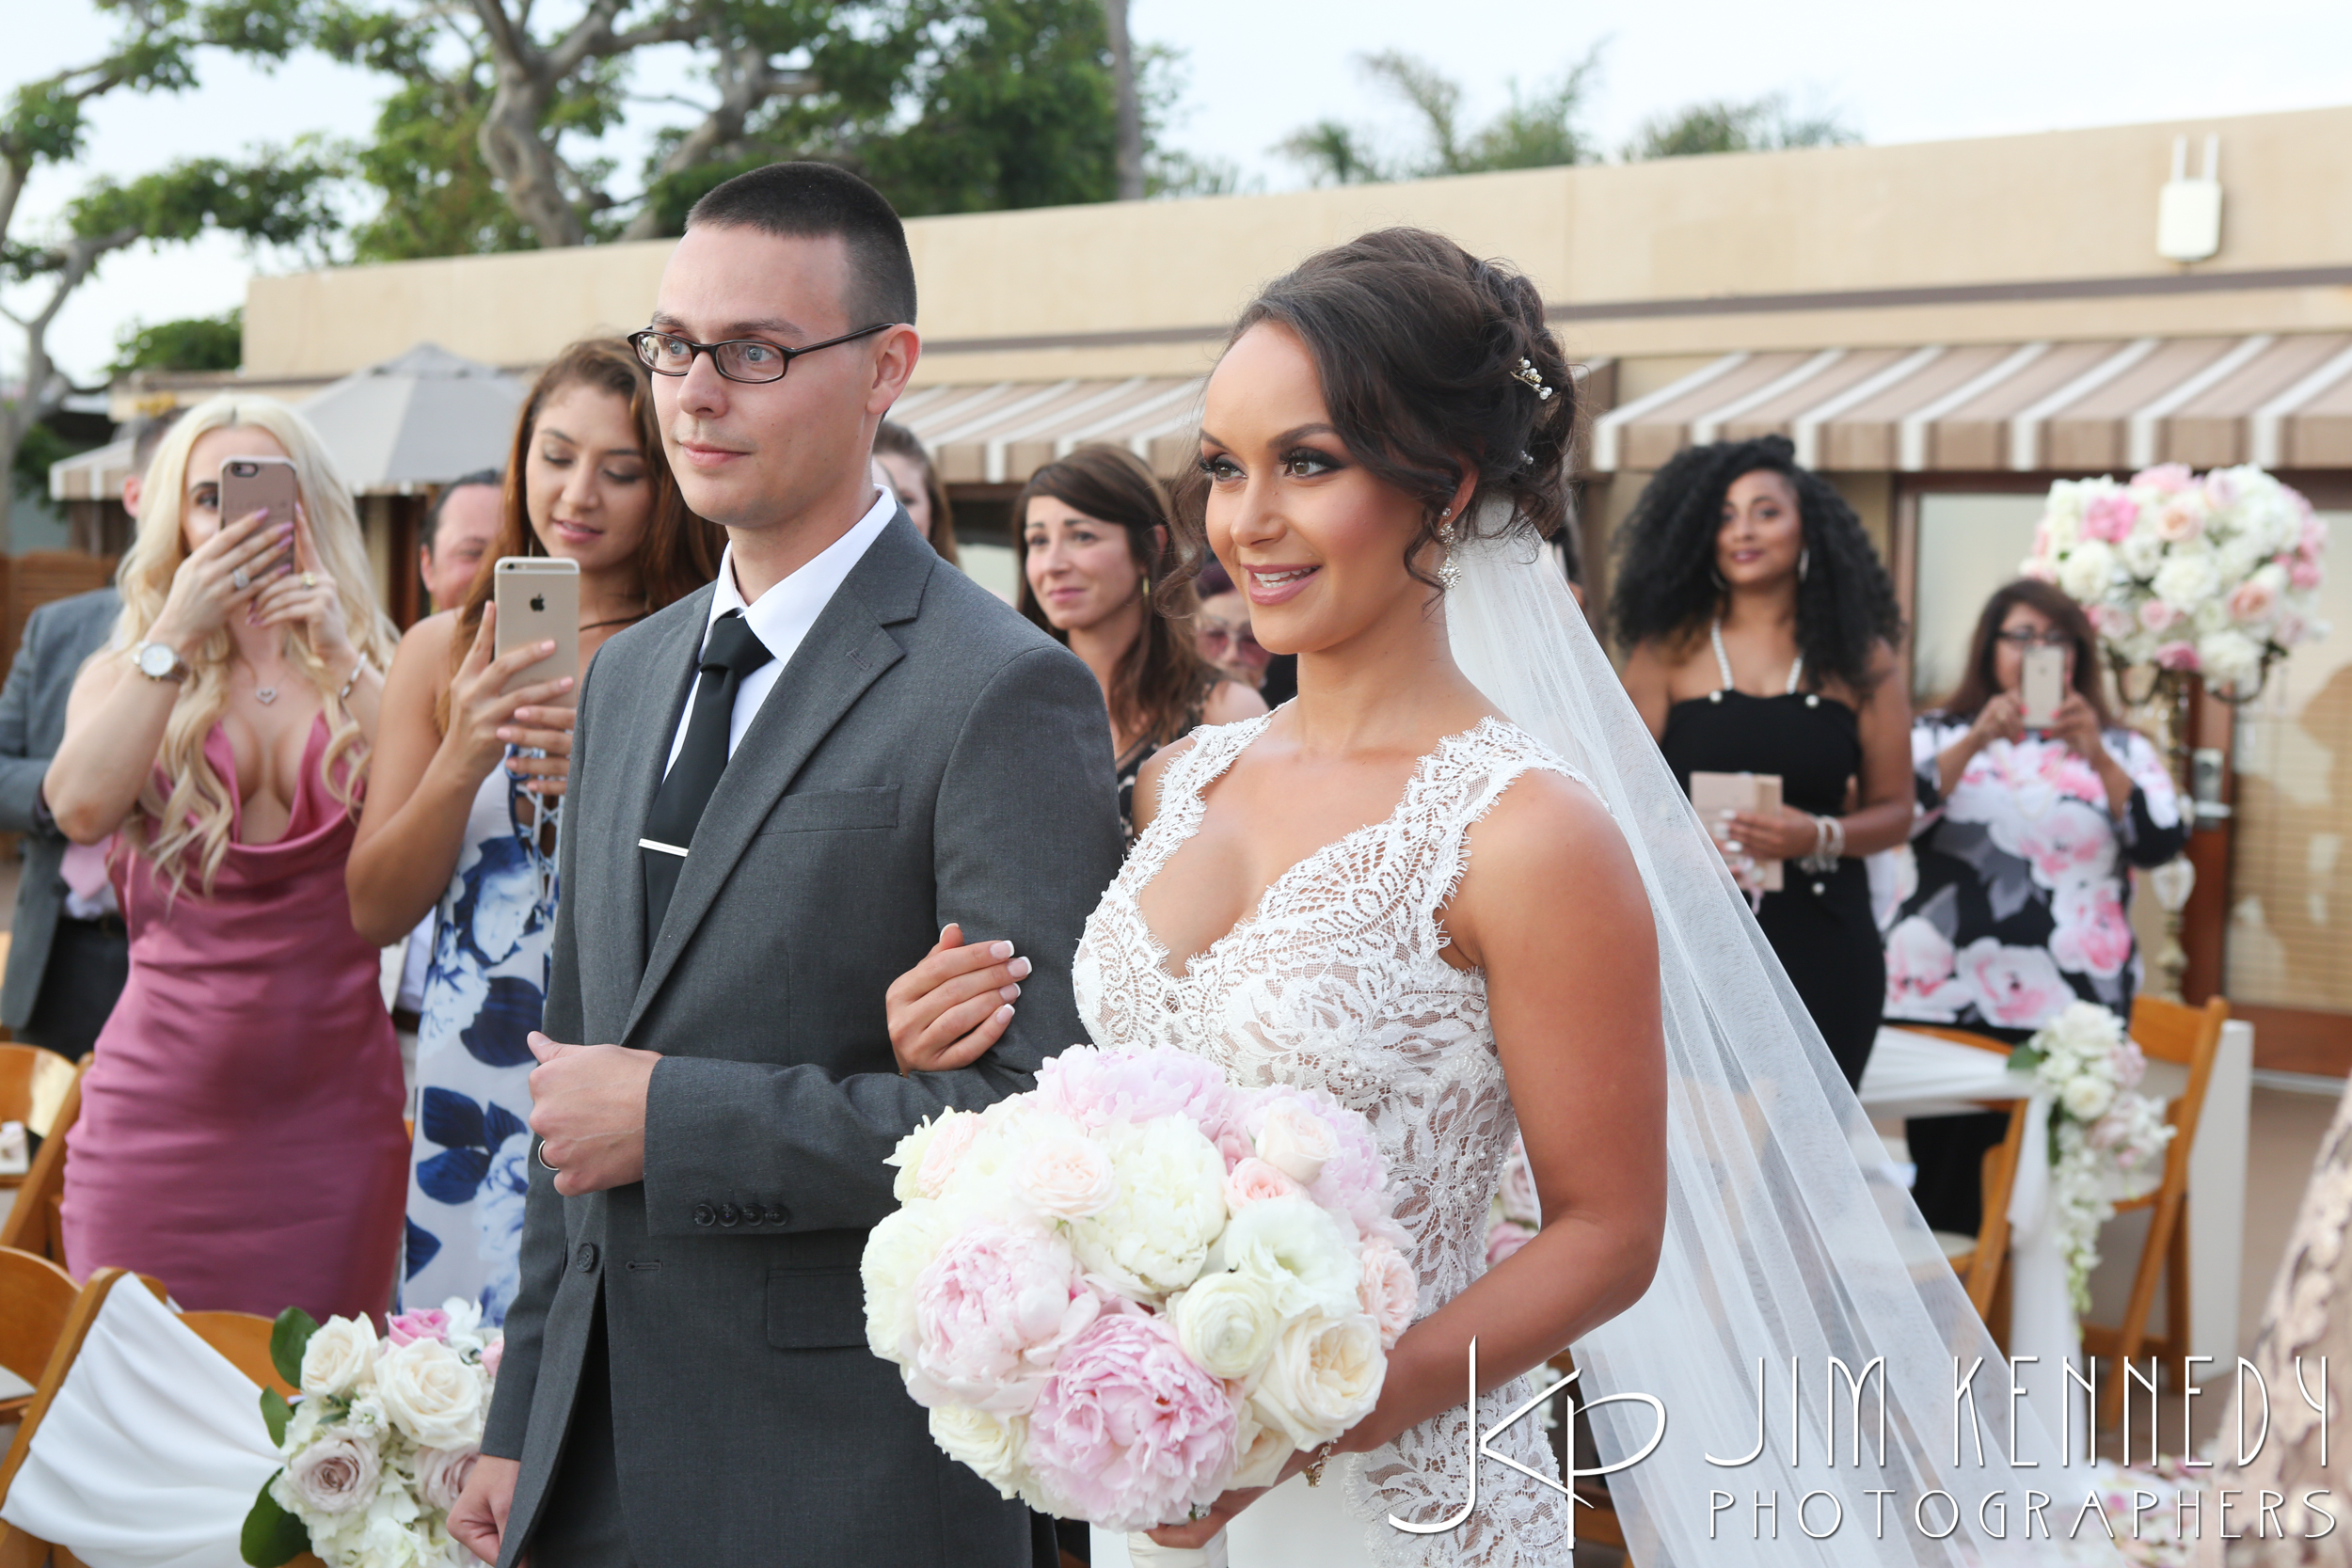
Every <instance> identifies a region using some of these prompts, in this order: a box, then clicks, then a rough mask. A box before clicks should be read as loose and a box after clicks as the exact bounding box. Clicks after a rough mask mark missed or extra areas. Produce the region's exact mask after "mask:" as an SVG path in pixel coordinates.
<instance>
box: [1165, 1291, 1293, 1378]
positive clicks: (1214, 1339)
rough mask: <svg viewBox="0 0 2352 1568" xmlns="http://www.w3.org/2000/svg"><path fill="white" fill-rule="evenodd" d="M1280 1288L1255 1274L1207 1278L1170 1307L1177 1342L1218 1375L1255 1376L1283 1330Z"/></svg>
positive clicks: (1207, 1370)
mask: <svg viewBox="0 0 2352 1568" xmlns="http://www.w3.org/2000/svg"><path fill="white" fill-rule="evenodd" d="M1274 1298H1275V1287H1274V1286H1273V1284H1272V1283H1271V1282H1269V1281H1267V1280H1265V1279H1263V1278H1261V1277H1259V1276H1258V1275H1250V1274H1212V1275H1202V1276H1201V1277H1200V1278H1199V1279H1196V1280H1194V1281H1193V1283H1192V1286H1191V1288H1190V1289H1188V1290H1186V1291H1184V1293H1183V1294H1181V1295H1179V1296H1177V1297H1175V1298H1174V1299H1173V1300H1172V1301H1171V1302H1170V1303H1169V1311H1170V1312H1171V1314H1172V1315H1173V1316H1174V1318H1175V1321H1176V1338H1177V1342H1178V1343H1180V1344H1182V1345H1183V1346H1184V1354H1186V1355H1189V1356H1191V1357H1192V1358H1193V1360H1194V1361H1196V1362H1198V1363H1199V1364H1200V1368H1201V1370H1204V1371H1206V1372H1207V1373H1208V1374H1209V1375H1210V1376H1212V1377H1221V1378H1226V1379H1229V1380H1245V1379H1248V1378H1249V1377H1252V1376H1255V1375H1256V1373H1257V1371H1258V1369H1259V1368H1261V1367H1263V1365H1265V1358H1266V1357H1267V1356H1268V1355H1270V1354H1273V1351H1274V1337H1275V1335H1276V1334H1277V1333H1278V1332H1279V1330H1280V1329H1281V1326H1282V1316H1281V1313H1280V1312H1279V1311H1277V1310H1276V1308H1275V1305H1274Z"/></svg>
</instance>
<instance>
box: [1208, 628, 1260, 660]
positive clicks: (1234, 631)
mask: <svg viewBox="0 0 2352 1568" xmlns="http://www.w3.org/2000/svg"><path fill="white" fill-rule="evenodd" d="M1229 648H1231V649H1233V650H1235V651H1237V652H1247V653H1258V652H1262V651H1263V650H1262V649H1260V648H1259V646H1258V636H1257V633H1255V632H1253V631H1251V630H1250V629H1249V628H1248V626H1217V625H1216V624H1214V623H1208V624H1204V625H1203V626H1201V627H1200V651H1201V652H1202V653H1204V654H1207V655H1209V656H1211V657H1215V656H1216V655H1218V654H1221V653H1224V652H1225V651H1226V650H1227V649H1229Z"/></svg>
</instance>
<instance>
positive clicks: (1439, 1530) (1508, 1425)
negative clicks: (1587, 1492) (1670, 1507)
mask: <svg viewBox="0 0 2352 1568" xmlns="http://www.w3.org/2000/svg"><path fill="white" fill-rule="evenodd" d="M1582 1375H1583V1370H1582V1369H1581V1368H1579V1369H1578V1370H1576V1371H1573V1372H1570V1373H1569V1374H1568V1375H1567V1376H1565V1377H1564V1378H1562V1379H1561V1380H1560V1381H1559V1382H1557V1383H1555V1384H1553V1385H1552V1386H1550V1387H1549V1388H1547V1389H1545V1390H1544V1391H1543V1392H1542V1393H1540V1394H1537V1395H1536V1396H1535V1397H1534V1399H1532V1400H1529V1401H1528V1402H1526V1403H1524V1404H1522V1405H1520V1406H1519V1407H1518V1409H1517V1410H1514V1411H1512V1412H1511V1413H1510V1414H1509V1415H1508V1416H1505V1417H1503V1418H1502V1419H1501V1420H1500V1421H1497V1422H1496V1423H1495V1424H1494V1425H1493V1426H1492V1427H1490V1428H1488V1429H1487V1431H1486V1433H1484V1434H1483V1435H1482V1434H1481V1433H1480V1432H1479V1430H1478V1341H1477V1340H1476V1339H1472V1340H1471V1341H1470V1439H1469V1447H1470V1496H1469V1497H1465V1498H1464V1499H1463V1500H1462V1506H1461V1507H1460V1508H1459V1509H1457V1510H1456V1511H1455V1512H1454V1513H1452V1514H1451V1515H1449V1516H1447V1517H1446V1518H1443V1519H1438V1520H1434V1521H1432V1522H1430V1523H1428V1524H1425V1525H1417V1524H1414V1523H1412V1522H1411V1521H1410V1520H1406V1519H1400V1518H1398V1517H1397V1516H1396V1515H1395V1514H1393V1513H1391V1514H1390V1515H1389V1523H1390V1524H1391V1525H1392V1526H1394V1527H1395V1528H1398V1529H1401V1530H1403V1531H1405V1532H1406V1534H1408V1535H1442V1534H1444V1533H1445V1532H1446V1531H1448V1530H1456V1529H1460V1528H1462V1526H1463V1525H1464V1524H1465V1523H1467V1522H1468V1521H1469V1519H1470V1514H1471V1513H1475V1512H1476V1511H1477V1508H1478V1462H1479V1461H1480V1460H1481V1459H1491V1460H1493V1461H1494V1462H1495V1463H1496V1464H1498V1465H1507V1466H1509V1467H1510V1468H1511V1469H1514V1470H1517V1471H1518V1473H1519V1474H1521V1475H1523V1476H1526V1477H1529V1478H1530V1479H1532V1480H1534V1481H1542V1482H1543V1483H1544V1484H1545V1485H1546V1486H1549V1487H1550V1488H1551V1489H1552V1490H1553V1491H1555V1492H1558V1493H1560V1494H1561V1495H1562V1496H1564V1497H1566V1498H1567V1499H1568V1500H1569V1502H1570V1503H1572V1504H1576V1505H1579V1506H1581V1507H1584V1508H1590V1507H1592V1506H1593V1505H1592V1504H1591V1503H1588V1502H1585V1501H1584V1499H1583V1498H1581V1497H1578V1496H1577V1495H1576V1490H1575V1487H1576V1480H1577V1478H1578V1477H1579V1476H1606V1475H1613V1474H1615V1473H1616V1472H1617V1471H1619V1470H1622V1469H1625V1468H1626V1467H1627V1466H1629V1465H1639V1464H1640V1463H1641V1462H1642V1461H1643V1460H1645V1459H1647V1458H1648V1457H1649V1456H1650V1455H1651V1454H1652V1453H1654V1452H1656V1451H1657V1449H1658V1445H1659V1444H1660V1443H1661V1442H1663V1441H1664V1440H1665V1436H1666V1404H1665V1402H1664V1401H1663V1400H1661V1399H1660V1398H1659V1397H1658V1396H1657V1395H1655V1394H1611V1395H1609V1396H1608V1397H1607V1398H1606V1399H1597V1400H1587V1401H1585V1402H1584V1408H1586V1409H1587V1410H1597V1409H1598V1408H1599V1407H1600V1406H1602V1405H1604V1404H1617V1403H1620V1402H1624V1401H1626V1400H1638V1401H1640V1402H1642V1403H1644V1404H1646V1405H1648V1406H1649V1407H1650V1408H1651V1409H1652V1410H1655V1411H1657V1412H1658V1430H1657V1431H1656V1432H1654V1433H1650V1439H1649V1441H1648V1442H1647V1443H1645V1444H1643V1445H1642V1451H1641V1452H1639V1453H1636V1454H1630V1455H1628V1456H1627V1457H1626V1458H1624V1459H1620V1460H1619V1461H1617V1462H1616V1463H1615V1464H1614V1465H1600V1466H1599V1467H1598V1468H1597V1469H1591V1470H1580V1469H1578V1468H1577V1467H1576V1464H1575V1459H1574V1456H1573V1455H1571V1456H1570V1459H1569V1464H1568V1466H1567V1471H1568V1481H1567V1484H1566V1485H1565V1486H1564V1485H1562V1484H1561V1483H1560V1482H1559V1481H1554V1480H1553V1479H1552V1478H1551V1477H1549V1476H1548V1475H1545V1474H1544V1473H1542V1472H1541V1471H1539V1470H1531V1469H1529V1468H1528V1467H1527V1466H1526V1465H1522V1464H1520V1463H1519V1462H1518V1460H1516V1459H1513V1458H1512V1457H1511V1456H1510V1455H1509V1454H1506V1453H1497V1452H1496V1451H1495V1449H1494V1448H1493V1447H1492V1445H1493V1443H1494V1440H1495V1439H1496V1438H1498V1437H1500V1436H1502V1434H1503V1433H1506V1432H1508V1431H1510V1430H1511V1429H1512V1428H1513V1427H1514V1426H1516V1425H1518V1422H1519V1421H1520V1419H1521V1418H1524V1417H1525V1416H1526V1415H1527V1413H1528V1412H1529V1411H1531V1410H1533V1409H1534V1408H1535V1407H1536V1406H1537V1405H1539V1404H1542V1403H1543V1402H1545V1401H1546V1400H1549V1399H1550V1398H1551V1396H1552V1395H1554V1394H1556V1393H1558V1392H1560V1390H1561V1389H1563V1388H1565V1387H1567V1386H1569V1385H1570V1384H1572V1383H1574V1382H1575V1381H1576V1380H1577V1379H1578V1378H1579V1377H1581V1376H1582ZM1568 1544H1569V1545H1571V1546H1573V1545H1575V1544H1576V1508H1574V1507H1571V1508H1570V1509H1569V1510H1568Z"/></svg>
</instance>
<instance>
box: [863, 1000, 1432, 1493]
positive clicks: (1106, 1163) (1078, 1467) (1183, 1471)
mask: <svg viewBox="0 0 2352 1568" xmlns="http://www.w3.org/2000/svg"><path fill="white" fill-rule="evenodd" d="M891 1164H894V1165H896V1166H897V1167H898V1185H897V1193H898V1201H899V1203H900V1204H901V1207H900V1208H899V1209H898V1211H897V1212H895V1213H892V1214H891V1215H889V1216H888V1217H887V1218H885V1219H884V1220H883V1221H882V1223H881V1224H880V1225H878V1226H876V1227H874V1231H873V1234H872V1236H871V1238H870V1239H869V1240H868V1241H867V1243H866V1256H865V1259H864V1263H863V1268H862V1273H863V1275H864V1278H865V1285H866V1339H867V1342H868V1343H869V1344H870V1345H871V1346H872V1348H873V1351H874V1354H877V1355H879V1356H882V1358H884V1359H885V1360H888V1361H891V1362H894V1363H896V1364H897V1365H898V1368H899V1370H900V1371H901V1373H902V1374H903V1375H904V1377H905V1378H906V1384H907V1391H908V1392H909V1393H910V1394H912V1395H913V1396H914V1399H915V1400H916V1401H917V1402H919V1403H921V1404H923V1405H925V1406H926V1407H928V1408H929V1409H930V1430H931V1437H932V1440H933V1441H935V1442H936V1443H938V1445H939V1447H940V1448H941V1449H942V1450H944V1451H945V1452H946V1454H947V1455H948V1456H949V1457H950V1458H953V1459H956V1460H958V1461H961V1463H962V1464H965V1465H969V1466H971V1467H972V1468H973V1469H974V1470H976V1471H977V1472H978V1473H979V1474H980V1475H981V1476H982V1477H983V1478H985V1479H986V1480H988V1481H991V1482H993V1484H994V1485H995V1487H996V1489H997V1490H998V1491H999V1492H1000V1493H1001V1494H1002V1495H1003V1496H1005V1497H1023V1498H1025V1499H1026V1500H1027V1501H1028V1503H1029V1504H1030V1506H1032V1507H1034V1508H1037V1509H1039V1510H1041V1511H1042V1512H1045V1513H1053V1514H1057V1515H1058V1516H1060V1517H1063V1518H1071V1519H1085V1520H1089V1521H1090V1522H1092V1523H1094V1524H1096V1525H1100V1526H1102V1527H1104V1528H1107V1529H1114V1530H1139V1529H1150V1528H1154V1527H1156V1526H1159V1525H1164V1524H1172V1523H1178V1522H1181V1521H1183V1520H1184V1518H1185V1517H1186V1516H1187V1515H1188V1513H1190V1511H1191V1510H1192V1509H1194V1508H1195V1507H1199V1506H1204V1505H1206V1504H1208V1503H1209V1502H1211V1501H1213V1500H1215V1499H1216V1497H1217V1496H1218V1494H1220V1493H1222V1492H1224V1491H1226V1490H1227V1489H1228V1488H1230V1487H1235V1486H1264V1485H1269V1484H1271V1483H1272V1482H1273V1481H1275V1480H1276V1479H1277V1478H1278V1477H1279V1474H1280V1472H1281V1469H1282V1466H1283V1465H1285V1464H1286V1463H1287V1462H1288V1461H1289V1459H1290V1456H1291V1454H1292V1453H1293V1452H1294V1451H1295V1450H1297V1449H1313V1448H1317V1447H1319V1446H1321V1445H1322V1444H1324V1443H1327V1442H1329V1441H1331V1440H1332V1439H1334V1438H1336V1437H1338V1436H1339V1435H1340V1434H1341V1433H1344V1432H1345V1431H1347V1429H1348V1428H1350V1427H1352V1426H1354V1425H1355V1424H1356V1423H1357V1422H1358V1421H1359V1420H1361V1419H1362V1418H1364V1416H1365V1415H1367V1414H1368V1413H1369V1412H1370V1411H1371V1409H1372V1407H1373V1404H1374V1402H1375V1400H1377V1399H1378V1397H1379V1393H1380V1383H1381V1379H1382V1377H1383V1376H1384V1375H1385V1374H1386V1372H1387V1369H1388V1360H1387V1353H1388V1351H1389V1349H1390V1347H1391V1346H1393V1345H1394V1344H1395V1343H1396V1339H1397V1337H1398V1336H1399V1335H1400V1334H1402V1333H1403V1332H1404V1331H1405V1328H1406V1325H1407V1324H1408V1323H1411V1322H1412V1319H1413V1316H1414V1313H1415V1310H1416V1307H1417V1303H1418V1297H1419V1284H1418V1281H1417V1279H1416V1277H1415V1275H1414V1271H1413V1269H1412V1266H1411V1265H1410V1264H1409V1263H1408V1262H1406V1259H1405V1256H1404V1251H1403V1243H1404V1235H1403V1232H1402V1231H1400V1230H1399V1229H1398V1228H1397V1227H1396V1224H1395V1222H1394V1221H1393V1220H1391V1218H1390V1214H1389V1197H1388V1194H1387V1190H1386V1181H1385V1179H1384V1175H1383V1172H1382V1169H1381V1162H1380V1153H1379V1149H1378V1148H1377V1146H1376V1145H1375V1142H1374V1139H1373V1133H1372V1128H1371V1124H1370V1123H1368V1122H1367V1121H1366V1120H1365V1119H1364V1117H1362V1116H1361V1115H1360V1114H1359V1113H1358V1112H1355V1111H1352V1110H1349V1109H1347V1108H1345V1107H1343V1106H1342V1105H1341V1104H1339V1103H1338V1102H1337V1101H1334V1100H1332V1099H1331V1097H1330V1096H1329V1095H1327V1094H1326V1093H1324V1092H1322V1091H1321V1090H1319V1089H1318V1090H1310V1089H1299V1088H1293V1087H1289V1086H1287V1085H1277V1086H1274V1087H1270V1088H1263V1089H1242V1088H1236V1087H1234V1086H1232V1085H1229V1084H1228V1083H1226V1082H1225V1080H1224V1078H1223V1076H1222V1075H1221V1074H1220V1073H1219V1072H1218V1071H1217V1069H1216V1067H1215V1066H1214V1065H1213V1064H1212V1063H1209V1062H1207V1061H1205V1060H1203V1059H1201V1058H1200V1057H1198V1056H1194V1055H1191V1054H1188V1053H1184V1052H1180V1051H1173V1050H1157V1051H1143V1052H1103V1051H1098V1050H1096V1049H1094V1048H1093V1047H1091V1046H1078V1047H1075V1048H1073V1049H1072V1050H1070V1051H1067V1052H1065V1053H1062V1054H1061V1055H1060V1056H1057V1057H1056V1058H1055V1059H1053V1060H1052V1061H1049V1062H1047V1063H1046V1064H1045V1065H1044V1066H1043V1067H1042V1068H1041V1069H1040V1070H1039V1072H1038V1083H1037V1087H1036V1089H1034V1090H1033V1091H1031V1092H1030V1093H1027V1094H1022V1095H1015V1096H1013V1097H1012V1098H1010V1099H1009V1100H1004V1101H998V1102H997V1103H995V1104H993V1105H991V1106H990V1107H989V1108H988V1109H987V1110H985V1111H982V1112H978V1113H977V1114H976V1113H971V1112H963V1111H948V1112H946V1113H944V1114H943V1115H941V1116H940V1117H938V1118H937V1119H935V1120H931V1121H928V1122H926V1123H924V1124H923V1125H922V1126H920V1127H918V1128H916V1129H915V1130H914V1132H911V1133H909V1134H908V1135H907V1136H906V1138H905V1139H903V1140H902V1141H901V1142H900V1143H899V1145H898V1150H897V1152H896V1153H895V1154H894V1155H893V1156H892V1157H891Z"/></svg>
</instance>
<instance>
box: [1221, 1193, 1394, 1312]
mask: <svg viewBox="0 0 2352 1568" xmlns="http://www.w3.org/2000/svg"><path fill="white" fill-rule="evenodd" d="M1218 1252H1219V1254H1220V1256H1221V1258H1222V1260H1223V1262H1224V1264H1225V1266H1226V1267H1228V1268H1231V1269H1234V1270H1237V1271H1239V1272H1240V1273H1243V1274H1248V1275H1256V1276H1258V1277H1259V1278H1261V1279H1263V1280H1264V1281H1266V1282H1267V1284H1269V1285H1270V1286H1272V1287H1273V1290H1274V1307H1275V1310H1276V1311H1278V1312H1279V1313H1280V1314H1281V1315H1282V1316H1283V1317H1284V1318H1295V1317H1297V1316H1299V1315H1301V1314H1302V1313H1308V1312H1323V1313H1327V1314H1332V1315H1339V1314H1343V1313H1348V1312H1354V1311H1359V1310H1360V1309H1361V1307H1360V1304H1359V1301H1358V1299H1357V1291H1358V1289H1359V1285H1360V1284H1361V1281H1362V1277H1363V1271H1362V1268H1361V1266H1360V1265H1359V1263H1358V1262H1357V1260H1356V1255H1355V1253H1354V1252H1353V1251H1352V1250H1351V1249H1350V1248H1349V1246H1348V1243H1347V1237H1346V1236H1345V1234H1344V1233H1343V1232H1342V1231H1341V1229H1340V1225H1339V1222H1338V1221H1337V1220H1335V1219H1333V1218H1332V1217H1331V1216H1330V1214H1329V1213H1327V1212H1325V1211H1324V1210H1323V1209H1321V1208H1318V1207H1317V1206H1316V1204H1315V1202H1314V1200H1313V1199H1311V1198H1308V1197H1273V1198H1268V1199H1266V1200H1265V1201H1264V1202H1263V1203H1253V1204H1251V1205H1250V1206H1249V1207H1248V1208H1247V1209H1244V1210H1243V1211H1242V1212H1240V1213H1238V1214H1235V1215H1234V1216H1233V1223H1232V1225H1230V1226H1228V1227H1226V1230H1225V1236H1224V1239H1223V1241H1222V1242H1221V1243H1219V1246H1218Z"/></svg>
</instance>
